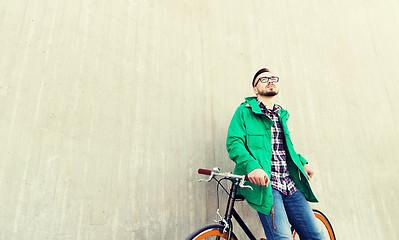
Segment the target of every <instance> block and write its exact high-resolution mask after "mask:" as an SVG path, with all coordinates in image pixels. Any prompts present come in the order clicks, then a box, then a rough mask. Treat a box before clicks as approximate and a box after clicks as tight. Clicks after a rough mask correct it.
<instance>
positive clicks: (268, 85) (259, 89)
mask: <svg viewBox="0 0 399 240" xmlns="http://www.w3.org/2000/svg"><path fill="white" fill-rule="evenodd" d="M264 77H277V76H276V75H275V74H274V73H271V72H264V73H262V74H260V75H259V76H258V77H257V79H256V80H255V84H256V86H255V87H254V92H255V94H256V95H258V94H259V95H261V96H268V97H272V96H276V95H277V94H278V93H279V91H280V88H279V86H278V82H274V81H273V80H272V79H269V80H267V79H262V78H264ZM260 80H263V82H262V81H260Z"/></svg>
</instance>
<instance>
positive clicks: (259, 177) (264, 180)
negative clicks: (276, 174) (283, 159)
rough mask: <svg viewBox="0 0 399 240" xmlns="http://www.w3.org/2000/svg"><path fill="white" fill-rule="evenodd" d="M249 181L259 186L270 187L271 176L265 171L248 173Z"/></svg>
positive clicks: (256, 170)
mask: <svg viewBox="0 0 399 240" xmlns="http://www.w3.org/2000/svg"><path fill="white" fill-rule="evenodd" d="M248 179H249V181H250V182H251V183H253V184H255V185H259V186H266V187H267V186H268V185H269V182H270V180H269V176H267V174H266V173H265V171H263V169H260V168H258V169H255V170H252V171H251V172H250V173H248Z"/></svg>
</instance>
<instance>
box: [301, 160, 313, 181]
mask: <svg viewBox="0 0 399 240" xmlns="http://www.w3.org/2000/svg"><path fill="white" fill-rule="evenodd" d="M303 169H304V170H305V173H306V177H307V178H308V180H309V181H310V179H311V178H312V177H313V174H314V171H313V170H312V168H310V167H309V164H305V165H303Z"/></svg>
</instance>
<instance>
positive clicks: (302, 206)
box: [258, 189, 326, 240]
mask: <svg viewBox="0 0 399 240" xmlns="http://www.w3.org/2000/svg"><path fill="white" fill-rule="evenodd" d="M272 193H273V203H274V209H272V211H273V210H274V222H273V216H272V214H270V215H264V214H262V213H259V212H258V214H259V218H260V221H261V222H262V225H263V229H264V230H265V234H266V238H267V240H277V239H290V240H292V233H291V229H290V224H291V225H292V226H293V227H294V228H295V230H296V232H297V234H299V237H300V238H301V240H304V239H326V238H325V236H323V232H322V228H321V225H320V224H319V222H318V220H317V218H316V217H315V216H314V214H313V211H312V208H311V207H310V206H309V203H308V202H307V201H306V199H305V197H304V196H303V194H302V192H301V191H299V190H297V191H296V192H295V193H294V194H292V195H284V194H282V193H280V192H279V191H277V190H275V189H273V190H272ZM274 226H275V227H276V229H274Z"/></svg>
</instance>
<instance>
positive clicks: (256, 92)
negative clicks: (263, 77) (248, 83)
mask: <svg viewBox="0 0 399 240" xmlns="http://www.w3.org/2000/svg"><path fill="white" fill-rule="evenodd" d="M253 89H254V93H255V94H256V95H258V93H259V92H258V89H257V88H256V87H254V88H253Z"/></svg>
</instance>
